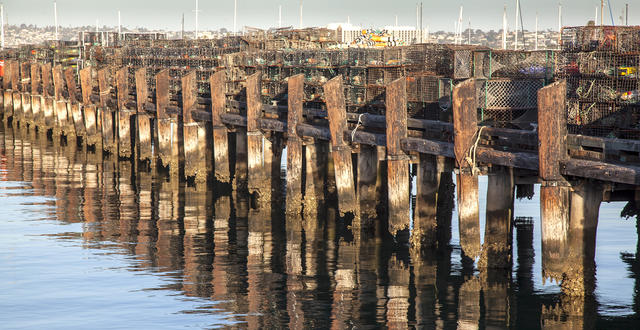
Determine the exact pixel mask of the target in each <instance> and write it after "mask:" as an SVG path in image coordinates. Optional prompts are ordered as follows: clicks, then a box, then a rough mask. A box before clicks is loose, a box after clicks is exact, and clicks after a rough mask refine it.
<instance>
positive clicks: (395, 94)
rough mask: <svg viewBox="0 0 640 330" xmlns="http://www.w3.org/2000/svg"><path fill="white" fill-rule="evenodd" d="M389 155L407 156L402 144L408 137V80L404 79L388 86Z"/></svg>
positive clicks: (386, 101)
mask: <svg viewBox="0 0 640 330" xmlns="http://www.w3.org/2000/svg"><path fill="white" fill-rule="evenodd" d="M385 103H386V110H387V111H386V119H387V155H388V156H391V157H395V156H402V155H405V153H404V151H403V150H402V146H401V144H400V142H401V140H402V139H403V138H406V137H407V79H406V78H404V77H402V78H399V79H396V80H394V81H393V82H391V83H389V84H388V85H387V89H386V100H385Z"/></svg>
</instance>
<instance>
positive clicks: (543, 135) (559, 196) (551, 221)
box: [538, 81, 570, 282]
mask: <svg viewBox="0 0 640 330" xmlns="http://www.w3.org/2000/svg"><path fill="white" fill-rule="evenodd" d="M566 88H567V87H566V81H558V82H556V83H553V84H551V85H549V86H546V87H544V88H542V89H541V90H539V91H538V141H539V147H538V158H539V164H540V165H539V166H540V169H539V176H540V178H541V179H542V185H541V187H540V217H541V220H542V221H541V227H542V274H543V278H545V279H546V278H550V279H552V280H556V281H557V282H560V281H561V280H562V276H563V272H564V270H563V268H564V261H565V260H566V258H567V255H568V251H567V248H568V245H567V239H568V229H569V201H570V200H569V190H570V187H569V184H568V183H567V182H566V180H565V179H564V177H563V176H562V174H561V173H560V162H561V161H563V160H566V159H567V158H568V154H567V145H566V141H567V123H566V116H565V112H564V111H559V109H564V106H565V97H566V96H565V95H566Z"/></svg>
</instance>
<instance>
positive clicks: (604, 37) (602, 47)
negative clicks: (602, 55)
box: [560, 26, 640, 53]
mask: <svg viewBox="0 0 640 330" xmlns="http://www.w3.org/2000/svg"><path fill="white" fill-rule="evenodd" d="M560 42H561V47H562V50H563V51H565V52H591V51H612V52H619V53H625V52H637V51H640V27H639V26H575V27H565V28H563V29H562V34H561V37H560Z"/></svg>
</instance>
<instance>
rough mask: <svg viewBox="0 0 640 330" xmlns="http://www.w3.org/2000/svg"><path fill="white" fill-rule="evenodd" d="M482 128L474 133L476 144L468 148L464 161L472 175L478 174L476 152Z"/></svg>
mask: <svg viewBox="0 0 640 330" xmlns="http://www.w3.org/2000/svg"><path fill="white" fill-rule="evenodd" d="M483 129H484V126H482V127H480V129H479V130H477V131H476V142H474V143H473V145H472V146H471V148H469V153H468V154H467V157H465V160H466V161H467V163H468V164H469V165H470V166H471V173H472V174H473V175H478V174H480V169H479V168H478V167H477V166H476V151H477V150H478V143H480V137H481V136H482V130H483Z"/></svg>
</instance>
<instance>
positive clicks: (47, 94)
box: [36, 63, 55, 131]
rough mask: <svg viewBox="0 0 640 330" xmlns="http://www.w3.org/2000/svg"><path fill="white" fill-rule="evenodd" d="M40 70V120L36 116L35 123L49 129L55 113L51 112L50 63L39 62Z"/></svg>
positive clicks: (52, 104) (51, 126) (52, 102)
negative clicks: (41, 101) (41, 100)
mask: <svg viewBox="0 0 640 330" xmlns="http://www.w3.org/2000/svg"><path fill="white" fill-rule="evenodd" d="M40 66H41V68H40V70H41V72H42V99H43V103H42V111H41V112H42V121H39V120H38V118H36V124H37V125H41V126H42V128H43V131H44V130H49V129H51V128H53V125H54V123H55V117H54V115H55V113H54V112H53V106H54V98H53V96H54V95H53V87H52V85H51V84H52V78H51V74H52V72H51V64H50V63H46V64H41V65H40Z"/></svg>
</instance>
